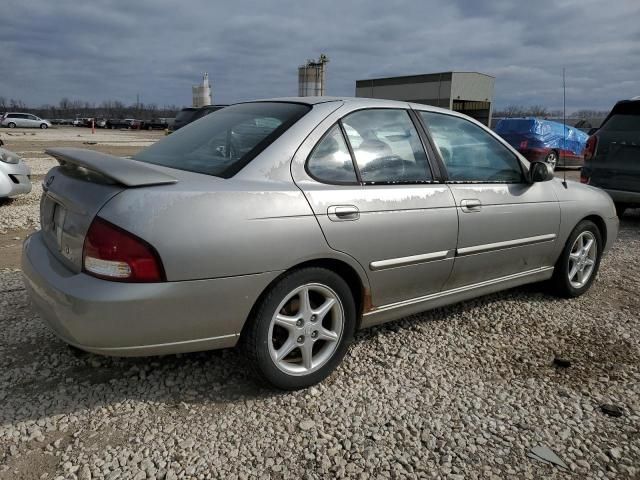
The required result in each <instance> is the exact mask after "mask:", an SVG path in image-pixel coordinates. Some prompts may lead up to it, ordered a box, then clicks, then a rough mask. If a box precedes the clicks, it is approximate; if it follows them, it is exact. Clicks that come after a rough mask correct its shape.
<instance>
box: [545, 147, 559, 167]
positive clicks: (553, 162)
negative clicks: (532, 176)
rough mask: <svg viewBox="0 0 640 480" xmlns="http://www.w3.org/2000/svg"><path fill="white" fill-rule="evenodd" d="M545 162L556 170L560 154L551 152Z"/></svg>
mask: <svg viewBox="0 0 640 480" xmlns="http://www.w3.org/2000/svg"><path fill="white" fill-rule="evenodd" d="M545 162H546V163H547V164H548V165H549V166H550V167H551V168H552V169H553V170H555V169H556V166H557V165H558V154H557V153H556V152H555V151H551V152H549V154H548V155H547V158H546V159H545Z"/></svg>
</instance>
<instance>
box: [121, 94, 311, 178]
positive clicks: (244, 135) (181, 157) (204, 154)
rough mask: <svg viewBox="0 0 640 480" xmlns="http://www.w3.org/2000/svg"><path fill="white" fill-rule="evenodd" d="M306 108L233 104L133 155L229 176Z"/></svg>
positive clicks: (184, 168)
mask: <svg viewBox="0 0 640 480" xmlns="http://www.w3.org/2000/svg"><path fill="white" fill-rule="evenodd" d="M310 109H311V107H309V106H308V105H302V104H297V103H284V102H254V103H242V104H238V105H232V106H230V107H226V108H223V109H221V110H218V111H216V112H213V113H212V114H210V115H207V116H205V117H203V118H201V119H200V120H197V121H195V122H193V123H190V124H189V125H187V126H186V127H184V128H181V129H180V130H178V131H176V132H174V133H172V134H171V135H169V136H168V137H165V138H163V139H162V140H160V141H158V142H157V143H155V144H153V145H151V146H150V147H147V148H145V149H144V150H142V151H141V152H140V153H138V154H137V155H135V156H134V157H133V158H134V160H139V161H141V162H146V163H152V164H155V165H162V166H165V167H170V168H177V169H180V170H187V171H190V172H196V173H204V174H207V175H214V176H217V177H223V178H229V177H231V176H233V175H235V174H236V173H237V172H238V171H239V170H240V169H241V168H242V167H244V166H245V165H246V164H247V163H248V162H250V161H251V160H252V159H253V158H255V157H256V156H257V155H258V154H259V153H260V152H262V150H264V149H265V148H267V146H269V145H270V144H271V143H272V142H273V141H275V140H276V139H277V138H278V137H279V136H280V135H282V134H283V133H284V132H285V131H286V130H287V129H288V128H289V127H290V126H291V125H293V124H294V123H295V122H296V121H298V120H299V119H300V118H301V117H302V116H303V115H304V114H306V113H307V112H308V111H309V110H310Z"/></svg>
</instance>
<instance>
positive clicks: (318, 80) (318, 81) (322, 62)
mask: <svg viewBox="0 0 640 480" xmlns="http://www.w3.org/2000/svg"><path fill="white" fill-rule="evenodd" d="M328 62H329V58H328V57H327V56H326V55H324V54H322V55H320V58H319V59H318V61H317V62H316V61H315V60H307V63H305V64H304V65H300V66H299V67H298V96H299V97H321V96H322V95H324V94H325V85H326V80H327V78H326V73H327V69H326V65H327V63H328Z"/></svg>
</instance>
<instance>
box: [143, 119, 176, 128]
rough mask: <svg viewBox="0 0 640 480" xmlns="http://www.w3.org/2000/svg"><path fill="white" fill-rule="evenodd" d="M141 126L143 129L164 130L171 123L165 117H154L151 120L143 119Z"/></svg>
mask: <svg viewBox="0 0 640 480" xmlns="http://www.w3.org/2000/svg"><path fill="white" fill-rule="evenodd" d="M140 128H141V129H143V130H164V129H165V128H169V124H168V123H167V121H166V120H165V119H163V118H152V119H151V120H143V121H142V125H141V126H140Z"/></svg>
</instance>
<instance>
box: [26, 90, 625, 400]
mask: <svg viewBox="0 0 640 480" xmlns="http://www.w3.org/2000/svg"><path fill="white" fill-rule="evenodd" d="M49 154H50V155H52V156H54V157H55V158H57V159H58V160H59V163H60V166H58V167H56V168H53V169H52V170H51V171H50V172H49V173H48V175H47V176H46V179H45V181H44V185H43V187H44V189H45V193H44V195H43V199H42V203H41V224H42V230H41V231H40V232H38V233H35V234H34V235H32V236H31V237H29V239H28V240H27V241H26V242H25V245H24V253H23V260H22V261H23V272H24V275H25V280H26V282H25V283H26V285H27V288H28V291H29V293H30V296H31V298H32V300H33V303H34V304H35V305H36V307H37V308H38V309H39V311H40V312H41V316H42V318H44V319H45V320H46V321H47V322H48V324H49V325H50V326H51V327H52V329H53V330H54V331H55V332H56V333H57V334H58V335H59V336H60V337H61V338H62V339H63V340H64V341H66V342H67V343H69V344H71V345H74V346H76V347H78V348H81V349H84V350H88V351H90V352H95V353H100V354H106V355H135V356H138V355H156V354H168V353H176V352H188V351H197V350H206V349H214V348H224V347H233V346H235V345H237V344H239V345H240V346H241V347H242V348H243V349H244V351H245V352H246V355H247V357H248V359H249V362H250V364H252V365H253V367H254V368H255V370H256V371H257V373H258V374H259V375H260V376H262V377H263V378H264V379H266V380H267V381H268V382H270V383H271V384H273V385H275V386H277V387H280V388H284V389H295V388H302V387H305V386H308V385H311V384H314V383H316V382H319V381H321V380H322V379H323V378H325V377H326V376H327V375H329V373H330V372H331V371H332V370H333V369H334V368H336V366H337V365H338V364H339V363H340V361H341V360H342V358H343V357H344V355H345V353H346V351H347V348H348V345H349V342H350V341H351V339H352V338H353V335H354V332H355V331H356V329H358V328H363V327H368V326H371V325H375V324H379V323H382V322H387V321H390V320H395V319H398V318H401V317H403V316H406V315H410V314H413V313H416V312H420V311H423V310H427V309H431V308H435V307H440V306H443V305H447V304H451V303H454V302H459V301H461V300H466V299H469V298H472V297H477V296H480V295H485V294H488V293H491V292H495V291H498V290H503V289H507V288H511V287H515V286H518V285H523V284H526V283H532V282H542V281H548V282H550V283H551V285H552V286H553V289H554V291H555V292H556V293H557V294H558V295H562V296H566V297H576V296H579V295H581V294H583V293H584V292H585V291H586V290H588V289H589V287H590V286H591V284H592V283H593V281H594V279H595V277H596V274H597V272H598V266H599V264H600V259H601V258H602V255H603V254H604V253H606V252H607V250H608V249H609V248H610V247H611V245H612V243H613V242H614V240H615V238H616V235H617V231H618V219H617V217H616V212H615V209H614V206H613V203H612V202H611V199H610V198H609V197H608V196H607V195H606V194H605V193H604V192H602V191H600V190H598V189H595V188H592V187H589V186H586V185H581V184H579V183H574V182H567V183H566V184H564V183H563V182H561V181H560V180H558V179H554V178H553V174H552V172H551V171H550V169H549V168H548V167H547V166H546V165H545V164H544V163H529V162H528V161H527V160H525V159H524V158H523V157H522V156H521V155H519V154H518V152H516V151H515V150H514V149H513V148H512V147H510V146H509V145H508V144H507V143H506V142H505V141H503V140H502V139H500V137H498V136H497V135H495V134H494V133H492V132H491V131H490V130H489V129H487V128H485V127H484V126H483V125H481V124H480V123H478V122H476V121H474V120H473V119H471V118H468V117H466V116H464V115H460V114H458V113H455V112H452V111H448V110H442V109H438V108H433V107H428V106H425V105H418V104H410V103H405V102H395V101H384V100H372V99H356V98H329V97H320V98H288V99H277V100H266V101H256V102H248V103H241V104H237V105H233V106H230V107H227V108H224V109H222V110H219V111H217V112H215V113H212V114H211V115H208V116H206V117H204V118H202V119H200V120H198V121H196V122H194V123H192V124H190V125H189V126H187V127H185V128H183V129H181V130H179V131H177V132H174V133H173V134H172V135H170V136H168V137H166V138H164V139H162V140H160V141H159V142H157V143H156V144H154V145H152V146H150V147H148V148H146V149H145V150H142V151H141V152H140V153H139V154H137V155H136V156H135V157H134V158H132V159H124V158H118V157H113V156H110V155H105V154H101V153H97V152H93V151H87V150H79V149H71V148H67V149H62V148H61V149H52V150H49Z"/></svg>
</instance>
